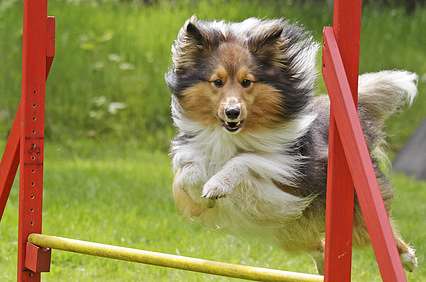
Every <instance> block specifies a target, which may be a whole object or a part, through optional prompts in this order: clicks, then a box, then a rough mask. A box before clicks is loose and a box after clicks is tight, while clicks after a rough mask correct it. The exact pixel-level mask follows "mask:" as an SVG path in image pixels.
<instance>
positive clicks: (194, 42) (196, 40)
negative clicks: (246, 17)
mask: <svg viewBox="0 0 426 282" xmlns="http://www.w3.org/2000/svg"><path fill="white" fill-rule="evenodd" d="M221 36H222V35H221V33H220V32H219V31H217V30H215V29H213V28H211V27H209V26H208V25H207V24H206V23H204V22H202V21H199V20H198V19H197V17H195V16H192V17H191V18H189V19H188V20H187V21H186V22H185V24H184V25H183V27H182V28H181V30H180V31H179V34H178V37H177V39H176V40H175V42H174V44H173V46H172V55H173V64H174V69H175V71H177V72H179V71H181V70H185V69H188V68H191V67H193V66H194V65H195V64H196V63H197V58H199V57H206V56H207V55H208V52H210V51H211V50H213V49H214V48H215V47H217V46H218V45H219V41H220V38H221Z"/></svg>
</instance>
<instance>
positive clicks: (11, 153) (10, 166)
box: [0, 108, 21, 220]
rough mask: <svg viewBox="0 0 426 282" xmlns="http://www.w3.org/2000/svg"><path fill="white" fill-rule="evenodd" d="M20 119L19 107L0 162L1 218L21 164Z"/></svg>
mask: <svg viewBox="0 0 426 282" xmlns="http://www.w3.org/2000/svg"><path fill="white" fill-rule="evenodd" d="M20 120H21V119H20V108H18V111H17V114H16V118H15V121H14V122H13V126H12V129H11V131H10V134H9V138H8V139H7V144H6V148H5V150H4V153H3V157H2V160H1V163H0V220H1V219H2V217H3V212H4V209H5V207H6V203H7V199H8V198H9V194H10V189H11V188H12V184H13V180H14V179H15V175H16V171H17V169H18V165H19V141H20V136H21V135H20V133H21V132H20Z"/></svg>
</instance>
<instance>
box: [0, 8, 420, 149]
mask: <svg viewBox="0 0 426 282" xmlns="http://www.w3.org/2000/svg"><path fill="white" fill-rule="evenodd" d="M139 2H140V1H139ZM148 2H149V1H148ZM151 2H152V1H151ZM302 2H303V3H302ZM314 2H317V3H314ZM49 14H51V15H55V16H56V18H57V35H56V47H57V48H56V50H57V54H56V58H55V61H54V65H53V67H52V71H51V74H50V77H49V81H48V87H47V120H46V122H47V124H46V134H47V137H48V138H49V139H50V140H53V141H55V142H56V141H57V142H62V143H67V142H73V140H75V139H88V138H90V139H95V140H99V141H105V140H112V141H114V142H136V143H138V144H141V145H142V146H147V147H148V146H149V147H151V148H152V147H154V148H157V149H163V150H166V149H167V148H168V143H169V140H170V138H171V137H172V135H173V128H172V124H171V120H170V114H169V100H170V94H169V92H168V90H167V87H166V86H165V83H164V78H163V75H164V73H165V72H166V71H167V68H168V66H169V64H170V46H171V43H172V42H173V39H174V38H175V36H176V34H177V31H178V30H179V28H180V27H181V25H182V24H183V22H184V21H185V19H187V18H188V17H190V16H191V15H192V14H196V15H198V17H200V18H207V19H226V20H230V21H239V20H242V19H245V18H247V17H250V16H256V17H261V18H272V17H286V18H288V19H290V20H291V21H295V22H299V23H301V24H303V25H305V26H306V28H307V29H309V30H311V31H312V32H313V34H314V36H315V38H316V39H317V40H318V41H320V40H321V30H322V26H324V25H327V24H330V21H331V10H330V8H329V6H328V5H326V4H324V2H322V1H301V2H300V3H299V2H297V1H273V0H269V1H256V0H253V1H207V0H203V1H191V0H185V1H156V3H151V4H150V5H140V3H138V1H130V0H129V1H119V0H115V1H114V0H97V1H94V0H85V1H82V0H66V1H65V0H51V1H49ZM21 16H22V1H16V0H3V1H1V2H0V38H1V40H0V54H1V55H0V56H1V57H0V61H1V62H2V67H1V68H0V77H1V79H0V138H5V137H6V136H7V132H8V128H9V125H10V123H11V121H12V119H13V116H14V112H15V110H16V107H17V105H18V100H19V95H20V66H21V42H20V41H21ZM425 26H426V9H425V8H422V9H417V11H416V12H415V14H414V15H412V16H407V15H406V13H405V12H404V9H403V8H383V9H381V8H378V7H376V5H369V6H366V7H365V8H364V17H363V31H362V54H361V71H377V70H381V69H393V68H402V69H408V70H411V71H415V72H417V73H419V74H420V75H423V76H425V73H426V52H425V47H424V46H426V31H425V29H424V27H425ZM319 57H320V56H319ZM319 60H320V58H318V61H319ZM424 79H426V78H424ZM318 88H319V91H321V92H324V87H323V84H322V82H321V81H319V86H318ZM420 89H421V92H424V89H425V83H424V82H421V83H420ZM420 96H422V95H420ZM425 108H426V98H425V96H424V95H423V97H419V99H418V101H416V103H415V105H414V107H413V108H412V109H410V110H409V111H406V112H404V113H403V114H401V115H398V116H397V117H396V118H394V119H393V120H392V121H391V122H390V123H389V128H390V133H391V136H392V137H391V138H392V139H391V143H392V144H394V146H395V147H394V149H398V148H400V147H401V144H402V143H403V142H404V140H405V139H406V138H407V137H408V136H409V135H410V134H411V132H412V131H413V130H414V129H415V127H416V126H417V125H418V124H419V123H420V121H421V120H422V118H424V117H425V110H424V109H425Z"/></svg>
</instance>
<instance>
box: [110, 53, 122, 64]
mask: <svg viewBox="0 0 426 282" xmlns="http://www.w3.org/2000/svg"><path fill="white" fill-rule="evenodd" d="M108 60H110V61H111V62H116V63H118V62H121V57H120V55H118V54H114V53H112V54H109V55H108Z"/></svg>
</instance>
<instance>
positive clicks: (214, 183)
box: [201, 177, 232, 199]
mask: <svg viewBox="0 0 426 282" xmlns="http://www.w3.org/2000/svg"><path fill="white" fill-rule="evenodd" d="M231 190H232V187H230V186H229V185H227V183H226V182H225V181H220V180H217V179H216V177H213V178H211V179H210V180H209V181H207V183H206V184H204V187H203V192H202V194H201V196H202V197H203V198H207V199H219V198H222V197H225V196H226V195H228V194H229V193H230V192H231Z"/></svg>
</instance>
